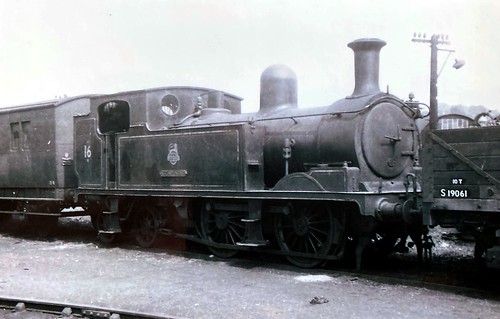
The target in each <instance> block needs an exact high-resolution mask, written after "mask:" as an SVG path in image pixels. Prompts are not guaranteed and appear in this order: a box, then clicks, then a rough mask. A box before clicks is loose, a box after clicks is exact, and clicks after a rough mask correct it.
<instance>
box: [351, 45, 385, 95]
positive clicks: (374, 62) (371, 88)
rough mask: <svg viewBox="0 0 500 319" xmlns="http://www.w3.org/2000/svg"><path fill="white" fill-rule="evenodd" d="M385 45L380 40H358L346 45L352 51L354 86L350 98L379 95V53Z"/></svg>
mask: <svg viewBox="0 0 500 319" xmlns="http://www.w3.org/2000/svg"><path fill="white" fill-rule="evenodd" d="M385 44H386V43H385V42H384V41H382V40H380V39H359V40H355V41H353V42H351V43H349V44H348V45H347V46H348V47H350V48H351V49H352V50H353V51H354V77H355V79H354V81H355V86H354V92H353V93H352V95H351V96H350V97H351V98H356V97H360V96H364V95H371V94H377V93H380V88H379V83H378V76H379V53H380V49H382V47H383V46H384V45H385Z"/></svg>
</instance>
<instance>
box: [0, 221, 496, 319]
mask: <svg viewBox="0 0 500 319" xmlns="http://www.w3.org/2000/svg"><path fill="white" fill-rule="evenodd" d="M14 223H15V222H14ZM18 226H19V225H18ZM11 229H14V230H15V229H16V227H12V228H11ZM3 233H7V234H8V235H10V236H14V237H18V234H17V233H16V232H15V231H7V232H5V230H4V232H3ZM433 236H434V238H435V240H436V247H435V252H434V257H433V259H432V260H427V261H423V262H418V261H417V259H416V252H410V253H409V254H393V255H391V256H389V257H387V258H383V259H380V258H377V257H375V258H371V259H369V260H368V263H367V264H366V267H364V268H363V269H362V270H361V271H354V270H353V263H352V262H351V263H349V262H345V261H344V262H342V261H330V262H328V263H326V264H325V265H323V267H322V268H319V269H308V270H305V271H307V272H310V273H314V272H317V271H325V270H326V271H328V272H332V273H333V274H335V275H336V276H337V275H340V274H341V275H344V276H347V277H352V278H364V279H366V280H373V281H376V282H383V283H389V284H400V285H407V286H414V287H427V288H431V289H436V290H442V291H454V292H457V291H458V292H460V293H467V294H472V295H474V294H482V295H488V296H489V297H491V298H494V299H496V298H497V297H499V298H500V276H499V270H498V269H493V270H484V269H482V268H481V267H479V266H478V265H477V264H476V263H475V262H474V260H473V258H472V246H473V244H472V243H470V242H464V241H462V240H460V239H458V238H457V237H456V236H454V235H453V234H451V235H450V234H448V233H446V234H445V235H442V234H441V233H440V231H434V233H433ZM20 238H21V239H22V238H25V239H27V240H29V239H30V238H31V237H30V236H29V235H26V234H25V233H23V234H22V235H20ZM36 238H39V237H36ZM42 240H49V241H52V240H61V241H63V242H75V241H81V242H87V243H95V244H96V245H98V246H103V245H102V244H101V243H100V242H99V241H98V239H97V236H96V234H95V231H93V229H92V226H91V224H90V220H87V219H85V218H83V219H82V218H76V219H68V220H66V221H62V222H60V224H59V227H58V230H57V231H56V233H54V234H53V235H51V236H50V237H48V238H46V239H42ZM133 242H134V241H133V238H127V237H124V238H122V240H121V241H120V243H119V244H118V245H117V246H116V247H119V248H121V249H124V250H130V251H144V252H148V251H149V252H151V253H152V254H155V253H158V252H168V253H172V254H178V255H182V256H183V257H187V258H194V259H199V260H222V259H220V258H218V257H216V256H213V255H211V254H210V253H209V252H208V250H207V249H206V247H204V246H201V245H198V244H197V243H193V242H189V243H187V244H186V245H184V246H183V247H184V249H183V250H178V249H177V248H176V247H170V246H169V245H168V242H166V246H165V247H159V248H154V249H144V248H140V247H138V246H136V245H135V243H133ZM230 262H231V263H232V264H235V265H244V264H255V265H262V264H263V265H266V266H267V267H270V268H273V267H274V268H277V269H287V270H289V269H292V270H293V269H296V270H297V271H303V270H302V269H300V268H296V267H294V266H291V265H289V264H288V263H287V262H286V261H285V260H284V258H283V256H280V255H271V254H256V253H254V252H252V251H242V252H240V254H239V255H238V256H237V257H233V258H231V259H230ZM145 318H146V317H145Z"/></svg>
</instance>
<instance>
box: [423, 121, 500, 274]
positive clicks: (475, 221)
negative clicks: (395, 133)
mask: <svg viewBox="0 0 500 319" xmlns="http://www.w3.org/2000/svg"><path fill="white" fill-rule="evenodd" d="M447 117H448V118H450V119H453V120H454V122H453V123H455V122H457V120H458V121H460V123H459V124H461V125H458V126H456V127H453V126H450V125H446V126H442V125H440V126H438V127H437V128H436V129H434V130H431V129H429V127H427V129H426V130H425V131H424V132H423V136H424V141H423V145H424V148H423V151H422V166H423V167H425V169H424V170H423V172H424V174H423V202H424V203H423V220H424V223H425V224H426V225H430V226H435V225H440V226H442V227H449V228H458V229H459V230H463V231H468V232H472V234H473V235H474V237H475V242H476V247H475V257H476V258H477V259H478V260H484V261H486V263H487V265H488V266H490V267H497V268H498V267H500V194H499V191H500V126H498V125H496V122H495V121H494V119H490V121H488V122H489V123H490V124H493V125H488V126H480V123H478V121H474V120H472V119H469V120H468V121H466V119H465V117H463V116H460V117H457V116H453V115H448V116H447ZM450 119H448V120H450ZM464 123H465V124H466V125H464Z"/></svg>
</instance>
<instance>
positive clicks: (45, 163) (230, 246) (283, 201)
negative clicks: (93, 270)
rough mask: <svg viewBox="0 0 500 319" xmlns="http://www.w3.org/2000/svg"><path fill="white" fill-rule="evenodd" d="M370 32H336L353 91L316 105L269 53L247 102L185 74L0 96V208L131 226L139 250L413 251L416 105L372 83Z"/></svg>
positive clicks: (308, 254)
mask: <svg viewBox="0 0 500 319" xmlns="http://www.w3.org/2000/svg"><path fill="white" fill-rule="evenodd" d="M384 45H385V42H384V41H382V40H379V39H359V40H356V41H353V42H351V43H349V45H348V46H349V47H350V48H351V49H352V50H353V52H354V60H355V87H354V91H353V93H352V94H351V95H350V96H347V97H346V98H344V99H341V100H338V101H336V102H334V103H333V104H331V105H327V106H322V107H315V108H307V109H300V108H298V105H297V80H296V76H295V74H294V73H293V71H292V70H290V69H289V68H288V67H286V66H283V65H274V66H271V67H269V68H268V69H266V70H265V71H264V72H263V74H262V76H261V92H260V109H259V111H258V112H256V113H252V114H244V113H241V100H242V99H241V98H239V97H237V96H235V95H232V94H229V93H226V92H222V91H217V90H211V89H207V88H198V87H163V88H155V89H148V90H140V91H131V92H123V93H117V94H110V95H86V96H78V97H74V98H67V99H63V100H56V101H48V102H43V103H38V104H32V105H24V106H19V107H13V108H7V109H2V110H0V126H2V127H3V130H4V132H8V134H4V135H3V136H2V137H1V138H2V139H4V142H3V143H1V144H0V163H1V166H0V174H1V176H0V210H1V213H5V214H13V213H14V214H19V215H23V216H27V218H29V219H32V220H33V221H34V223H35V225H37V226H36V227H42V224H43V225H49V224H53V223H54V222H57V218H59V217H63V216H70V215H78V214H83V215H90V216H91V217H92V222H93V224H94V225H95V227H96V228H97V230H98V233H99V237H100V239H101V240H102V241H104V242H112V241H113V240H115V239H116V237H117V236H119V235H120V234H123V233H131V234H133V235H134V236H135V238H136V240H137V242H138V244H139V245H141V246H144V247H150V246H153V245H154V244H155V243H156V242H157V241H158V239H159V238H160V237H163V236H165V235H171V236H175V237H178V238H182V239H187V240H191V241H195V242H199V243H202V244H204V245H206V246H207V247H209V249H210V250H211V251H212V252H213V253H214V254H216V255H218V256H221V257H231V256H233V255H234V254H236V253H237V252H238V251H241V250H254V251H265V252H270V253H276V254H281V255H284V256H285V257H286V258H287V259H288V260H289V261H290V262H291V263H293V264H295V265H297V266H300V267H314V266H316V265H319V264H320V263H322V262H324V261H325V260H337V259H340V258H343V257H345V256H346V255H348V254H349V253H353V254H354V255H355V257H356V266H357V267H360V266H361V257H362V255H363V252H364V251H365V248H366V247H367V246H375V247H377V249H378V251H380V252H383V253H388V252H391V251H395V250H398V251H403V250H405V249H406V247H405V246H406V243H407V241H406V239H407V238H408V236H410V237H411V238H412V240H413V242H414V243H415V244H416V245H417V249H418V252H419V255H421V254H422V249H423V248H424V247H425V246H426V244H428V243H427V242H426V240H428V239H427V236H426V232H427V228H426V227H425V226H424V225H423V220H422V216H423V213H422V207H423V199H422V187H421V181H422V179H421V175H422V174H421V172H422V169H421V166H420V159H419V157H420V146H421V138H420V132H419V130H418V128H417V125H416V122H415V121H416V119H417V118H418V117H419V112H418V109H416V108H415V107H414V106H413V105H412V104H411V103H405V102H404V101H402V100H401V99H399V98H397V97H395V96H393V95H391V94H389V93H383V92H381V91H380V89H379V84H378V77H379V54H380V50H381V48H382V47H383V46H384ZM77 206H78V207H82V208H84V210H83V211H79V210H71V209H70V210H68V209H67V208H72V207H77ZM427 207H430V206H429V205H427ZM429 214H430V210H427V215H429ZM0 215H3V214H0ZM0 217H1V216H0Z"/></svg>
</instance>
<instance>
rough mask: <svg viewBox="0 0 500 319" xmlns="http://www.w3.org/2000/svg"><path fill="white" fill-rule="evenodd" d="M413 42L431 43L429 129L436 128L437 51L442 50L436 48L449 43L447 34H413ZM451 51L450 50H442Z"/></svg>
mask: <svg viewBox="0 0 500 319" xmlns="http://www.w3.org/2000/svg"><path fill="white" fill-rule="evenodd" d="M412 41H413V42H420V43H430V45H431V72H430V101H429V124H430V127H431V129H436V128H437V123H438V100H437V96H438V88H437V80H438V76H439V75H438V69H437V68H438V65H437V63H438V61H437V59H438V51H440V50H442V49H439V48H438V45H439V44H450V42H449V41H448V36H444V35H440V34H433V35H432V36H431V38H430V39H426V36H425V34H424V35H423V37H422V36H421V34H414V37H413V39H412ZM442 51H448V52H453V51H451V50H442Z"/></svg>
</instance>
